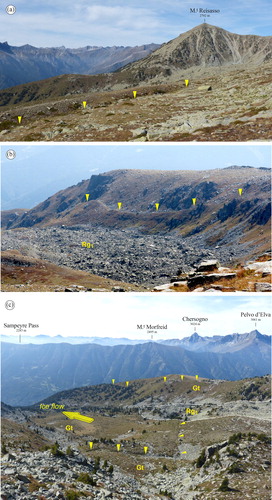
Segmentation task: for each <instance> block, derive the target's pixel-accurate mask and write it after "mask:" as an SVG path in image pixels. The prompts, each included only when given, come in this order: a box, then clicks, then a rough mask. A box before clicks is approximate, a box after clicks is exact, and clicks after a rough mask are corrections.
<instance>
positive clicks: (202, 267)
mask: <svg viewBox="0 0 272 500" xmlns="http://www.w3.org/2000/svg"><path fill="white" fill-rule="evenodd" d="M219 267H220V264H219V262H218V261H217V260H215V259H213V260H205V261H203V262H201V263H200V264H199V266H198V267H197V269H196V270H197V271H198V272H200V273H202V272H206V271H207V272H209V271H214V270H215V269H218V268H219Z"/></svg>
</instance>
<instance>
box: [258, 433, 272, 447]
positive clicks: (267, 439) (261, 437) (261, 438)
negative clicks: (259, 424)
mask: <svg viewBox="0 0 272 500" xmlns="http://www.w3.org/2000/svg"><path fill="white" fill-rule="evenodd" d="M257 439H258V440H259V441H262V442H263V443H267V444H270V443H271V438H270V437H268V436H266V435H265V434H264V433H263V432H262V433H261V434H257Z"/></svg>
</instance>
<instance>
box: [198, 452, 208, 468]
mask: <svg viewBox="0 0 272 500" xmlns="http://www.w3.org/2000/svg"><path fill="white" fill-rule="evenodd" d="M205 462H206V456H205V448H204V450H202V452H201V453H200V455H199V457H198V459H197V461H196V466H197V467H198V468H200V467H202V465H204V464H205Z"/></svg>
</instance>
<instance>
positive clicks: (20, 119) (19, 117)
mask: <svg viewBox="0 0 272 500" xmlns="http://www.w3.org/2000/svg"><path fill="white" fill-rule="evenodd" d="M21 122H22V116H18V123H19V125H20V123H21Z"/></svg>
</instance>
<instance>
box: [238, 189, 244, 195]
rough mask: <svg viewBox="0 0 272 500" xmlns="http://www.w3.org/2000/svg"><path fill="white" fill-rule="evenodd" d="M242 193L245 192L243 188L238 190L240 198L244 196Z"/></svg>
mask: <svg viewBox="0 0 272 500" xmlns="http://www.w3.org/2000/svg"><path fill="white" fill-rule="evenodd" d="M242 192H243V190H242V188H239V189H238V193H239V195H240V196H242Z"/></svg>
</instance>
